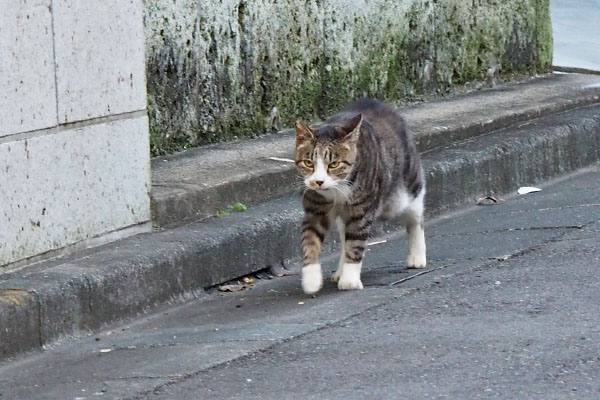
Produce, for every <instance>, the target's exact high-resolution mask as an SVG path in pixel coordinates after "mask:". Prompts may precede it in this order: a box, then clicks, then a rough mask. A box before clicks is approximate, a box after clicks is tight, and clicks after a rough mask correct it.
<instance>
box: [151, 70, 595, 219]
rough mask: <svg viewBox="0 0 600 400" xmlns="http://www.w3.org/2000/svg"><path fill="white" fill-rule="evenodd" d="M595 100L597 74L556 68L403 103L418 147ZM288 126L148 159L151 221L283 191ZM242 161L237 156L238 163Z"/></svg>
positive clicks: (289, 176)
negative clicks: (241, 139) (551, 72)
mask: <svg viewBox="0 0 600 400" xmlns="http://www.w3.org/2000/svg"><path fill="white" fill-rule="evenodd" d="M598 101H600V78H599V77H597V76H591V75H578V74H556V75H546V76H543V77H539V78H535V79H531V80H528V81H526V82H522V83H515V84H510V85H506V86H503V87H498V88H496V89H491V90H483V91H476V92H471V93H468V94H466V95H462V96H456V97H451V98H446V99H438V100H436V101H432V102H428V103H420V104H415V105H411V106H407V107H403V108H401V112H402V114H403V115H404V117H405V119H406V121H407V122H408V124H409V128H410V130H411V131H412V132H413V134H414V136H415V140H416V141H417V144H418V147H419V150H420V151H421V152H426V151H431V150H433V149H435V148H439V147H442V146H448V145H451V144H452V143H454V142H456V141H458V140H465V139H469V138H472V137H475V136H478V135H483V134H485V133H489V132H491V131H494V130H497V129H502V128H504V127H506V126H510V125H514V124H518V123H522V122H526V121H529V120H531V119H533V118H540V117H543V116H546V115H551V114H554V113H558V112H562V111H566V110H571V109H575V108H577V107H582V106H585V105H589V104H593V103H597V102H598ZM293 148H294V136H293V133H292V132H291V131H284V132H281V133H279V134H275V135H268V136H264V137H261V138H259V139H255V140H250V141H244V142H238V143H227V144H218V145H214V146H207V147H204V148H199V149H192V150H188V151H186V152H184V153H181V154H176V155H173V156H168V157H159V158H156V159H154V160H153V164H152V184H153V186H152V216H153V217H152V218H153V223H154V225H155V226H160V227H163V226H167V227H168V226H176V225H180V224H182V223H185V222H186V221H187V222H189V221H192V220H193V219H198V218H202V217H206V216H209V215H211V214H214V213H216V212H217V210H219V209H222V208H224V207H226V206H227V205H229V204H233V203H236V202H242V203H247V204H256V203H259V202H261V201H264V200H266V199H269V198H272V197H273V196H277V195H282V194H285V193H289V192H290V191H291V190H293V189H294V188H297V187H298V184H299V180H298V179H297V173H296V170H295V168H294V166H293V164H287V163H281V162H276V161H273V160H269V159H268V157H273V156H274V157H282V158H292V156H293ZM241 160H243V162H240V161H241Z"/></svg>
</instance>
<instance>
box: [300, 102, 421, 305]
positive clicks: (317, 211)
mask: <svg viewBox="0 0 600 400" xmlns="http://www.w3.org/2000/svg"><path fill="white" fill-rule="evenodd" d="M295 129H296V150H295V160H294V161H295V163H296V166H297V168H298V169H299V171H300V173H301V174H302V176H303V178H304V184H305V185H306V190H305V191H304V194H303V198H302V205H303V208H304V219H303V222H302V236H301V241H302V259H303V265H304V266H303V267H302V289H303V291H304V292H305V293H307V294H313V293H316V292H318V291H319V290H320V289H321V287H322V286H323V274H322V271H321V264H320V262H319V252H320V249H321V245H322V243H323V240H324V239H325V235H326V234H327V232H328V230H329V228H330V226H331V224H332V223H333V221H335V222H336V224H337V228H338V232H339V234H340V241H341V245H342V254H341V257H340V261H339V266H338V268H337V271H335V273H334V274H333V275H332V277H331V280H332V281H333V282H337V285H338V289H340V290H352V289H362V288H363V284H362V281H361V279H360V272H361V267H362V261H363V256H364V253H365V248H366V240H367V238H368V237H369V232H370V229H371V226H372V224H373V222H374V221H375V219H376V218H377V217H380V216H381V217H388V218H391V217H396V216H400V217H401V218H402V219H401V221H402V223H403V224H404V225H405V227H406V230H407V234H408V251H409V253H408V259H407V264H408V267H409V268H424V267H425V265H426V254H425V253H426V248H425V233H424V230H423V210H424V205H423V201H424V196H425V176H424V173H423V168H422V166H421V161H420V157H419V153H418V151H417V148H416V146H415V144H414V141H413V139H412V137H411V136H410V134H409V132H407V129H406V126H405V123H404V120H403V119H402V117H401V116H400V114H399V113H398V111H397V110H396V109H395V108H394V107H393V106H391V105H388V104H384V103H381V102H379V101H377V100H371V99H363V100H359V101H357V102H355V103H353V104H351V105H349V106H348V107H347V108H346V109H344V110H343V111H342V112H340V113H339V114H336V115H334V116H333V117H331V118H329V119H328V120H327V121H325V123H323V124H322V125H320V126H318V127H313V128H311V127H309V126H308V125H306V124H305V123H303V122H302V121H300V120H299V121H297V122H296V124H295Z"/></svg>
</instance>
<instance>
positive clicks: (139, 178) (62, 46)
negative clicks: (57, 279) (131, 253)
mask: <svg viewBox="0 0 600 400" xmlns="http://www.w3.org/2000/svg"><path fill="white" fill-rule="evenodd" d="M0 10H2V11H1V12H0V121H2V124H1V125H0V195H1V196H2V197H1V200H0V273H1V272H2V271H5V270H8V269H12V268H13V267H18V266H20V265H23V264H25V263H26V262H28V261H32V260H35V259H36V257H37V258H39V257H40V256H41V255H53V254H58V252H60V251H61V249H62V250H64V249H65V248H71V249H72V248H74V247H83V246H87V245H90V244H93V243H101V242H103V241H105V240H108V238H116V237H122V236H126V235H129V234H132V233H134V232H139V231H140V230H148V229H149V225H148V221H149V219H150V212H149V195H148V192H149V156H148V147H149V146H148V119H147V116H146V88H145V86H146V80H145V68H144V62H145V60H144V31H143V13H142V10H143V7H142V2H141V1H139V0H128V1H121V0H107V1H102V2H80V1H77V0H18V1H16V0H0Z"/></svg>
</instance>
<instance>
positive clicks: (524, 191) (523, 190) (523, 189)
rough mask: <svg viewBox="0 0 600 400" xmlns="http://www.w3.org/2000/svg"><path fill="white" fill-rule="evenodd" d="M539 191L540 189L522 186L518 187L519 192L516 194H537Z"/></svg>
mask: <svg viewBox="0 0 600 400" xmlns="http://www.w3.org/2000/svg"><path fill="white" fill-rule="evenodd" d="M541 190H542V189H540V188H536V187H531V186H523V187H520V188H519V190H517V193H519V194H527V193H534V192H539V191H541Z"/></svg>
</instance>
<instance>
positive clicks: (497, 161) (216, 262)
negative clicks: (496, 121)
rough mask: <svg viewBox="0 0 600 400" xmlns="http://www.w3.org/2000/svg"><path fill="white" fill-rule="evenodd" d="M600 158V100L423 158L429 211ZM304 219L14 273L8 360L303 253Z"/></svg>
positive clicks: (181, 234)
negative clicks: (300, 240) (300, 236)
mask: <svg viewBox="0 0 600 400" xmlns="http://www.w3.org/2000/svg"><path fill="white" fill-rule="evenodd" d="M598 160H600V105H593V106H588V107H584V108H580V109H577V110H571V111H567V112H564V113H561V114H556V115H551V116H548V117H545V118H542V119H539V120H536V121H533V122H531V123H529V124H524V125H522V126H519V127H513V128H508V129H506V130H504V131H498V132H494V133H492V134H488V135H484V136H479V137H477V138H473V139H471V140H468V141H465V142H460V143H455V144H453V145H451V146H449V147H447V148H445V149H441V150H435V151H431V152H428V153H427V154H426V155H425V156H424V163H425V166H426V171H427V176H428V179H429V182H428V188H429V189H428V190H429V195H428V198H427V207H428V211H429V214H439V213H441V212H443V211H446V210H449V209H451V208H453V207H454V206H456V205H457V204H460V203H464V202H465V201H471V200H472V199H474V198H477V197H479V196H483V195H488V194H490V193H503V192H507V191H512V190H514V189H516V188H517V187H518V186H519V185H524V184H527V185H529V184H534V183H536V182H539V181H541V180H544V179H548V178H550V177H553V176H556V175H558V174H561V173H565V172H568V171H572V170H575V169H578V168H581V167H584V166H587V165H590V164H592V163H594V162H597V161H598ZM301 217H302V213H301V210H300V207H299V201H298V198H297V196H291V197H290V196H286V197H282V198H279V199H274V200H271V201H268V202H265V203H262V204H260V205H258V206H256V207H252V208H250V209H249V210H248V211H246V212H244V213H238V214H232V215H230V216H227V217H223V218H210V219H208V220H205V221H202V222H195V223H191V224H187V225H184V226H181V227H179V228H176V229H171V230H165V231H158V232H153V233H149V234H141V235H138V236H135V237H132V238H128V239H125V240H121V241H119V242H115V243H112V244H110V245H106V246H103V247H101V248H98V249H94V250H93V251H90V252H88V253H87V254H84V255H83V256H81V255H79V256H71V257H66V258H63V259H61V260H55V261H53V262H48V263H44V264H40V265H38V266H35V268H32V269H28V270H23V271H20V272H13V273H7V274H5V275H3V279H4V280H3V281H1V282H0V315H2V318H1V319H0V359H4V358H7V357H10V356H14V355H16V354H19V353H21V352H23V351H27V350H31V349H36V348H40V347H42V346H44V345H46V344H49V343H51V342H52V341H54V340H57V339H59V338H60V337H63V336H66V335H73V334H78V333H80V332H81V331H93V330H97V329H99V328H101V327H103V326H105V325H106V324H109V323H114V322H116V321H119V320H121V319H123V318H128V317H131V316H134V315H136V314H138V313H141V312H144V311H145V310H147V309H149V308H151V307H154V306H156V305H157V304H161V303H164V302H168V301H170V300H177V299H179V298H181V297H182V296H184V297H185V296H189V295H194V294H195V293H198V291H201V290H202V289H203V288H207V287H210V286H213V285H215V284H218V283H220V282H224V281H227V280H229V279H233V278H236V277H239V276H242V275H245V274H248V273H252V272H256V271H258V270H260V269H263V268H265V267H266V266H269V265H274V264H279V263H282V262H283V261H285V260H289V259H295V258H296V256H297V254H298V251H299V250H298V229H299V228H298V227H299V221H300V219H301ZM387 228H390V226H389V225H388V226H387ZM381 229H384V228H383V227H381V226H380V227H379V230H378V231H379V232H381Z"/></svg>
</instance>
